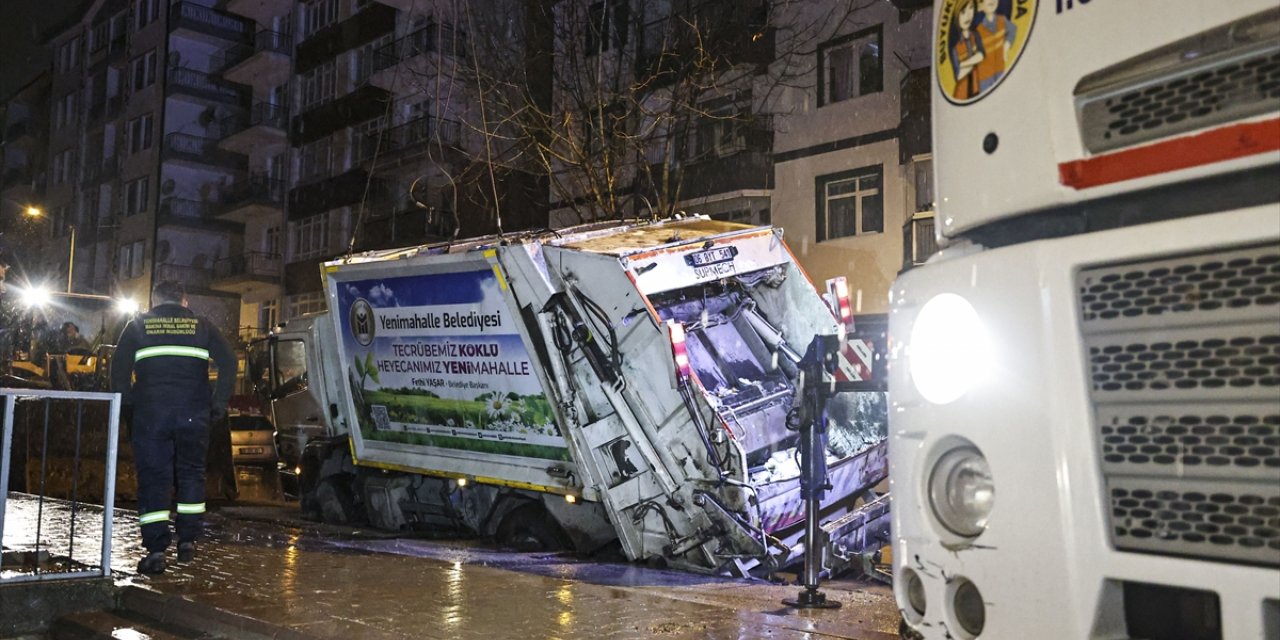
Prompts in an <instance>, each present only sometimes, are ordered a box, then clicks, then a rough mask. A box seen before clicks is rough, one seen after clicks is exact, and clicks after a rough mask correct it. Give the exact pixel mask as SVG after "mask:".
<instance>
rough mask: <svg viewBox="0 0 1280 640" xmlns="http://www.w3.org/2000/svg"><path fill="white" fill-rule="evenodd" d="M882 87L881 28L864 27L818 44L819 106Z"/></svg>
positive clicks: (875, 90)
mask: <svg viewBox="0 0 1280 640" xmlns="http://www.w3.org/2000/svg"><path fill="white" fill-rule="evenodd" d="M883 89H884V68H883V61H882V58H881V50H880V27H878V26H877V27H872V28H870V29H864V30H862V31H859V32H857V33H853V34H850V35H847V36H843V37H841V38H837V39H835V40H832V41H830V42H828V43H826V44H823V45H821V46H819V47H818V106H822V105H826V104H831V103H833V102H840V101H842V100H849V99H851V98H857V97H858V96H865V95H867V94H871V93H878V92H880V91H882V90H883Z"/></svg>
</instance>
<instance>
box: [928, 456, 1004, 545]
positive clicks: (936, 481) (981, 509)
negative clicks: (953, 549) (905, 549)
mask: <svg viewBox="0 0 1280 640" xmlns="http://www.w3.org/2000/svg"><path fill="white" fill-rule="evenodd" d="M995 499H996V486H995V483H994V482H993V481H992V479H991V467H990V466H989V465H988V464H987V459H986V458H985V457H983V455H982V453H981V452H979V451H978V450H977V449H976V448H974V447H972V446H966V447H960V448H957V449H952V450H950V451H948V452H946V453H945V454H943V455H942V457H941V458H938V461H937V462H936V463H934V465H933V471H932V472H931V473H930V474H929V504H930V506H932V507H933V514H934V515H935V516H937V518H938V522H940V523H942V526H944V527H946V528H947V530H949V531H951V532H952V533H954V534H956V535H959V536H964V537H966V538H972V537H975V536H977V535H978V534H980V533H982V531H983V530H984V529H986V528H987V516H989V515H991V507H992V505H994V504H995Z"/></svg>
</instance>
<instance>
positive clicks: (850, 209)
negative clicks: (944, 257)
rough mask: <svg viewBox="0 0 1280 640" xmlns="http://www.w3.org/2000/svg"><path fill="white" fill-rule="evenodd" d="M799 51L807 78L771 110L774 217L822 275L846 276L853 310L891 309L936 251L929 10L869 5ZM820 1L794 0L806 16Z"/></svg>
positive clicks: (814, 274)
mask: <svg viewBox="0 0 1280 640" xmlns="http://www.w3.org/2000/svg"><path fill="white" fill-rule="evenodd" d="M863 4H864V5H865V6H863V7H860V8H856V9H855V10H854V11H853V12H852V13H851V14H850V16H849V19H848V20H845V21H842V23H836V24H833V25H832V28H830V29H823V30H819V31H817V32H816V33H814V34H813V37H812V38H810V39H809V40H808V42H807V43H806V44H807V46H802V47H795V49H796V50H798V51H801V50H807V51H809V52H811V53H810V54H809V56H807V58H808V59H804V58H799V57H798V58H797V59H795V60H792V61H790V64H793V65H800V66H802V67H803V68H804V69H806V71H805V73H804V74H803V75H802V76H801V80H802V81H801V82H797V83H795V86H791V87H787V88H784V89H783V90H782V91H780V92H779V95H778V103H777V105H776V115H775V116H774V123H775V129H774V148H773V166H774V183H775V185H776V187H775V188H774V191H773V202H772V207H773V222H774V224H776V225H778V226H780V227H783V228H784V229H785V230H786V236H787V239H788V242H789V244H790V245H791V247H792V250H794V251H796V253H797V255H798V257H799V259H800V262H801V264H803V265H804V267H805V269H806V270H807V271H808V273H809V275H810V277H811V278H813V280H814V281H815V282H817V283H821V282H823V281H824V280H826V279H827V278H831V277H834V276H845V277H846V278H848V280H849V287H850V291H851V295H852V296H853V298H854V299H853V302H854V306H855V309H854V312H855V313H859V314H872V313H885V312H887V311H888V302H889V300H888V295H889V287H890V285H891V284H892V283H893V280H894V278H895V277H896V276H897V274H898V272H899V271H900V270H902V269H903V268H908V267H909V266H910V265H911V264H914V263H919V262H923V260H925V259H926V258H927V257H928V256H929V255H930V254H931V253H932V250H933V249H932V237H933V232H932V211H933V189H932V173H931V172H932V169H931V166H930V164H931V163H930V161H929V149H930V146H929V124H928V123H929V106H928V105H929V91H928V88H929V85H928V82H929V74H928V71H929V42H930V40H929V30H930V26H931V18H930V12H929V11H927V10H926V11H916V12H912V13H903V12H899V11H898V10H897V9H895V8H894V7H893V6H892V5H890V4H889V3H887V2H878V3H863ZM819 7H820V5H819V4H818V3H791V4H790V5H789V6H788V8H789V10H791V11H796V12H800V13H801V17H800V19H801V20H802V21H812V20H815V19H816V18H817V17H818V16H814V15H812V14H811V13H810V14H809V15H807V16H806V15H804V14H806V12H818V11H820V9H819Z"/></svg>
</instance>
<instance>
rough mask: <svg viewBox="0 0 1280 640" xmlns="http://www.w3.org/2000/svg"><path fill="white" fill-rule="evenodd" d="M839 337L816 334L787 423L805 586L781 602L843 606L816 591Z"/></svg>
mask: <svg viewBox="0 0 1280 640" xmlns="http://www.w3.org/2000/svg"><path fill="white" fill-rule="evenodd" d="M840 342H841V339H840V338H837V337H836V336H824V335H817V336H814V338H813V342H811V343H810V344H809V348H808V350H807V352H806V353H805V356H804V358H802V359H801V361H800V376H799V380H800V383H799V384H798V387H799V389H798V390H797V391H798V392H797V396H799V401H800V404H799V406H793V407H792V409H791V412H790V413H789V414H788V415H787V427H788V428H789V429H795V430H799V431H800V497H801V498H803V499H804V574H803V575H802V576H801V581H802V583H803V585H804V590H802V591H801V592H800V594H799V595H798V596H796V599H794V600H783V601H782V603H783V604H785V605H787V606H789V607H796V608H798V609H839V608H840V602H838V601H836V600H827V596H826V594H824V593H822V592H821V591H819V590H818V584H819V581H820V580H821V579H822V554H823V551H824V550H825V547H826V536H825V535H824V532H823V531H822V529H821V528H820V527H819V523H818V511H819V510H820V509H821V508H822V497H823V496H824V495H826V492H827V489H829V488H830V486H829V485H828V484H827V456H826V448H827V437H826V436H827V416H826V405H827V398H828V394H829V393H830V392H831V390H832V388H831V386H829V385H828V384H827V383H826V379H825V378H826V375H825V373H826V370H827V368H828V367H829V366H830V365H829V363H830V361H831V358H832V356H833V355H834V353H835V351H836V350H837V349H838V348H839V345H840Z"/></svg>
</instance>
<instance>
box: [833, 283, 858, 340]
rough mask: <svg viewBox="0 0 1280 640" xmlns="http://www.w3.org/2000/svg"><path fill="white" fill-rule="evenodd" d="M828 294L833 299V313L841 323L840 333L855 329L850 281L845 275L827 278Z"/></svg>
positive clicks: (843, 333) (842, 334)
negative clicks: (850, 297) (850, 299)
mask: <svg viewBox="0 0 1280 640" xmlns="http://www.w3.org/2000/svg"><path fill="white" fill-rule="evenodd" d="M827 295H828V296H829V297H830V300H831V313H832V315H834V316H835V317H836V321H837V322H838V323H839V324H840V334H841V337H842V338H843V337H844V335H845V334H846V333H847V332H849V331H853V305H852V304H851V303H850V302H849V282H848V281H847V280H845V278H844V276H837V277H835V278H831V279H830V280H827Z"/></svg>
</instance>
